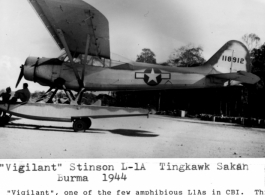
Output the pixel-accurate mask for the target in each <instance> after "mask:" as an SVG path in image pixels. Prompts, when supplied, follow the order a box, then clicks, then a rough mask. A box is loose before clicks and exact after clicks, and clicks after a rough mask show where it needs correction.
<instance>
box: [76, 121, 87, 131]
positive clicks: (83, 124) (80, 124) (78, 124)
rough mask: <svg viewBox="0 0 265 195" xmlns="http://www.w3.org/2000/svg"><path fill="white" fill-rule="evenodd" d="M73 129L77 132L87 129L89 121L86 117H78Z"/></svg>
mask: <svg viewBox="0 0 265 195" xmlns="http://www.w3.org/2000/svg"><path fill="white" fill-rule="evenodd" d="M73 129H74V131H75V132H77V131H82V130H83V131H84V130H86V129H87V122H86V121H85V120H84V119H77V120H75V121H74V123H73Z"/></svg>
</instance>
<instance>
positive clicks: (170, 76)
mask: <svg viewBox="0 0 265 195" xmlns="http://www.w3.org/2000/svg"><path fill="white" fill-rule="evenodd" d="M28 1H29V3H30V4H31V5H32V7H33V8H34V10H35V11H36V13H37V14H38V16H39V18H40V19H41V20H42V22H43V23H44V25H45V27H46V28H47V30H48V31H49V33H50V34H51V35H52V37H53V39H54V40H55V42H56V43H57V45H58V46H59V47H60V48H61V49H62V50H63V51H64V52H63V54H62V55H60V56H59V57H56V58H45V57H42V58H39V57H31V56H30V57H28V58H27V59H26V61H25V63H24V65H21V72H20V75H19V78H18V81H17V84H16V87H17V86H18V84H19V83H20V81H21V79H22V78H23V77H24V78H25V79H26V80H28V81H33V82H37V83H39V84H40V85H43V86H49V87H50V88H49V90H48V91H47V92H50V91H51V90H54V92H53V95H52V96H51V98H53V96H54V95H55V93H56V92H57V90H58V89H64V90H65V92H66V94H67V95H68V97H69V99H70V103H71V105H78V104H79V103H80V101H79V100H80V98H81V97H82V94H83V92H84V91H87V90H89V91H125V90H166V89H181V88H213V87H225V86H232V85H239V84H241V83H248V84H254V83H256V82H258V81H259V77H258V76H256V75H254V74H252V73H250V71H251V60H250V55H249V52H248V49H247V48H246V46H245V45H244V44H243V43H241V42H239V41H236V40H231V41H228V42H227V43H226V44H225V45H224V46H222V47H221V48H220V49H219V50H218V51H217V52H216V53H215V54H214V55H213V56H212V57H211V58H210V59H209V60H208V61H207V62H205V63H204V64H203V65H201V66H197V67H173V66H163V65H157V64H148V63H141V62H132V61H127V62H120V61H115V60H112V59H111V54H110V42H109V22H108V19H107V18H106V17H105V16H104V15H103V13H101V12H100V11H99V10H98V9H96V8H94V7H93V6H91V5H90V4H88V3H86V2H84V1H82V0H63V1H62V0H28ZM71 91H76V92H77V95H76V96H74V95H73V94H72V92H71ZM51 98H50V100H51ZM50 100H49V101H48V102H50Z"/></svg>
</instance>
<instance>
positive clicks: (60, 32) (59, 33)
mask: <svg viewBox="0 0 265 195" xmlns="http://www.w3.org/2000/svg"><path fill="white" fill-rule="evenodd" d="M57 33H58V35H59V38H60V40H61V41H62V43H63V46H64V48H65V51H66V53H67V55H68V57H69V60H70V62H71V65H72V68H73V70H74V73H75V77H76V79H77V81H78V84H79V87H80V89H81V88H83V87H84V83H83V81H82V80H81V78H80V76H79V74H78V71H77V69H76V67H75V66H74V61H73V57H72V55H71V52H70V50H69V48H68V46H67V43H66V41H65V38H64V35H63V31H62V30H61V29H57Z"/></svg>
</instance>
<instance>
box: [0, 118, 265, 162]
mask: <svg viewBox="0 0 265 195" xmlns="http://www.w3.org/2000/svg"><path fill="white" fill-rule="evenodd" d="M15 119H16V120H13V121H12V122H11V124H10V125H8V126H7V127H1V128H0V143H1V147H0V158H1V159H29V158H32V159H40V158H46V159H50V158H219V157H221V158H240V157H242V158H252V157H254V158H255V157H259V158H261V157H265V130H264V129H257V128H246V127H241V126H236V125H229V124H224V123H214V122H203V121H199V120H189V119H179V118H170V117H162V116H154V115H151V116H150V118H149V119H147V118H146V117H128V118H112V119H111V118H110V119H97V120H93V121H92V127H91V129H90V130H87V131H86V132H77V133H76V132H73V130H72V124H71V123H55V122H45V121H33V120H27V119H18V118H15Z"/></svg>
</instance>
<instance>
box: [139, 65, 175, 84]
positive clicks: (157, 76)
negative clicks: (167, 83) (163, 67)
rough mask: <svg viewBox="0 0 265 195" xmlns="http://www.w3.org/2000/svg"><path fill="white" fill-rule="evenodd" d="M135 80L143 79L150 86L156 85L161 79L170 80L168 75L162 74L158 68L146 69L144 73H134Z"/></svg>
mask: <svg viewBox="0 0 265 195" xmlns="http://www.w3.org/2000/svg"><path fill="white" fill-rule="evenodd" d="M135 78H136V79H144V82H145V83H146V84H147V85H150V86H156V85H158V84H159V83H160V82H161V81H162V79H170V73H162V72H161V71H160V70H159V69H158V68H147V69H145V71H144V72H136V73H135Z"/></svg>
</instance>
